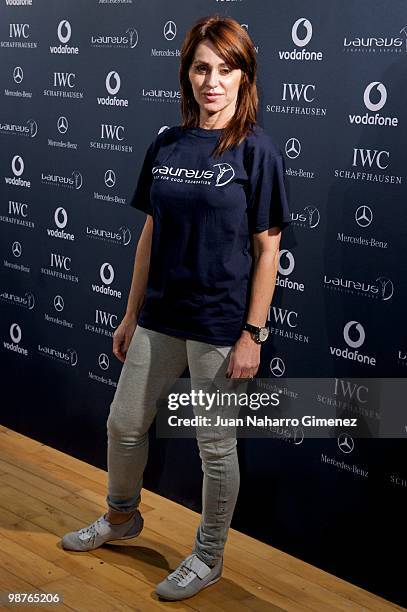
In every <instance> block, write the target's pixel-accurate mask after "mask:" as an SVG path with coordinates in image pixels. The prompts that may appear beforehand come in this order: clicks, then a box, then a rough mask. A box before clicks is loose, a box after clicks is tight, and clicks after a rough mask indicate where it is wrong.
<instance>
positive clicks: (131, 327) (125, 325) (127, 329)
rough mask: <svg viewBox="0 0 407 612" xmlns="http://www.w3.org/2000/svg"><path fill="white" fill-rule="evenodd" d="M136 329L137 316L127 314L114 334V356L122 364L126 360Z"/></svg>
mask: <svg viewBox="0 0 407 612" xmlns="http://www.w3.org/2000/svg"><path fill="white" fill-rule="evenodd" d="M136 327H137V320H136V317H135V315H134V316H133V315H128V314H126V315H125V316H124V317H123V320H122V322H121V323H120V325H119V326H118V327H116V330H115V332H114V334H113V354H114V355H115V356H116V357H117V359H119V360H120V361H122V362H124V360H125V359H126V353H127V350H128V348H129V345H130V342H131V339H132V337H133V334H134V332H135V331H136Z"/></svg>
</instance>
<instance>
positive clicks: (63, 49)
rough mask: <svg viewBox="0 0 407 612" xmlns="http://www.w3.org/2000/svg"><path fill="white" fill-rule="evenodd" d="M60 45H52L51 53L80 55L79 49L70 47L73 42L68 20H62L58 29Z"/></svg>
mask: <svg viewBox="0 0 407 612" xmlns="http://www.w3.org/2000/svg"><path fill="white" fill-rule="evenodd" d="M57 36H58V41H59V45H50V47H49V52H50V53H52V54H54V55H78V53H79V47H73V46H68V44H67V43H68V42H69V41H70V40H71V36H72V28H71V24H70V23H69V21H68V20H67V19H62V20H61V21H60V22H59V24H58V27H57Z"/></svg>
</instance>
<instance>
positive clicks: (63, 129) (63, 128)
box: [57, 117, 68, 134]
mask: <svg viewBox="0 0 407 612" xmlns="http://www.w3.org/2000/svg"><path fill="white" fill-rule="evenodd" d="M57 128H58V132H59V133H60V134H66V133H67V131H68V119H67V118H66V117H59V119H58V121H57Z"/></svg>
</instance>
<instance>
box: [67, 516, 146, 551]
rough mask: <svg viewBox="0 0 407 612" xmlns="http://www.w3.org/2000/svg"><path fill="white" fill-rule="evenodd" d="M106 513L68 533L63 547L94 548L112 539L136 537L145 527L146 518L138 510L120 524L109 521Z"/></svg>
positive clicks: (68, 548) (80, 549) (76, 548)
mask: <svg viewBox="0 0 407 612" xmlns="http://www.w3.org/2000/svg"><path fill="white" fill-rule="evenodd" d="M106 515H107V512H106V513H105V514H103V516H100V517H99V518H98V519H96V521H95V522H94V523H92V524H91V525H89V527H83V528H82V529H79V531H71V532H69V533H66V534H65V535H64V537H63V538H62V540H61V545H62V548H64V549H65V550H77V551H85V550H93V549H95V548H99V546H101V545H102V544H104V543H105V542H110V541H111V540H129V539H130V538H135V537H136V536H138V535H139V533H140V532H141V530H142V529H143V525H144V520H143V517H142V516H141V514H140V512H139V511H138V510H137V512H136V513H135V514H134V515H133V516H131V517H130V518H129V520H128V521H126V522H125V523H121V524H120V525H113V524H112V523H109V521H107V520H106V518H105V517H106Z"/></svg>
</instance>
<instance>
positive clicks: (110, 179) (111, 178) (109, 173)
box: [105, 169, 116, 188]
mask: <svg viewBox="0 0 407 612" xmlns="http://www.w3.org/2000/svg"><path fill="white" fill-rule="evenodd" d="M115 184H116V174H115V172H114V170H110V169H109V170H106V172H105V185H106V187H109V188H112V187H114V186H115Z"/></svg>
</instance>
